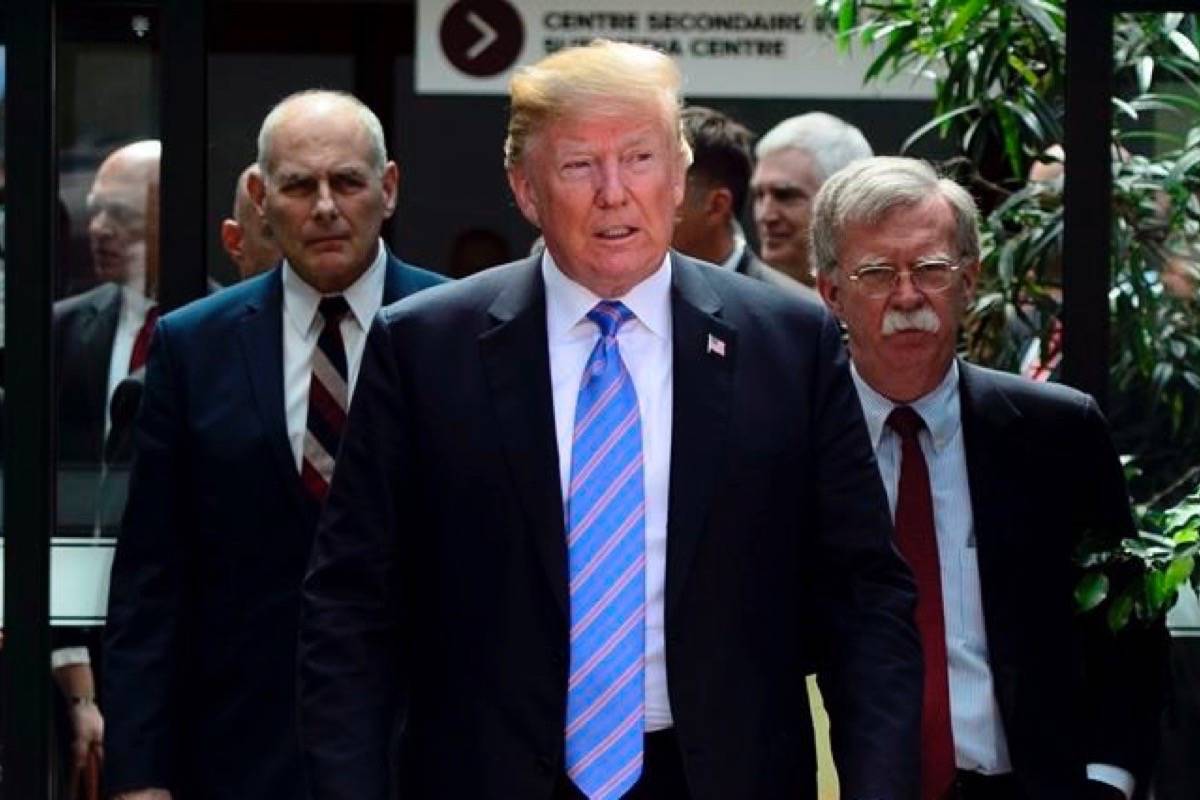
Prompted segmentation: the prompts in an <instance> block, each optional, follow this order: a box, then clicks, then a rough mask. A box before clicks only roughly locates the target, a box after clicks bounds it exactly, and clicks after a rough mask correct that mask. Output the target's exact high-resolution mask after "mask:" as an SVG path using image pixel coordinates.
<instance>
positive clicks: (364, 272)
mask: <svg viewBox="0 0 1200 800" xmlns="http://www.w3.org/2000/svg"><path fill="white" fill-rule="evenodd" d="M258 163H259V167H260V170H261V175H260V176H258V177H257V178H256V179H255V180H253V181H252V182H251V184H250V193H251V196H252V197H253V199H254V202H255V204H256V205H257V207H258V210H259V213H260V215H261V216H262V217H263V218H264V219H265V221H266V222H267V223H268V224H269V225H270V226H271V230H272V232H273V235H274V238H275V242H276V243H277V244H278V245H279V247H280V249H281V250H282V252H283V254H284V261H283V262H282V263H281V264H280V265H279V266H278V267H276V268H275V269H273V270H271V271H269V272H266V273H264V274H262V275H259V276H256V277H254V278H251V279H249V280H246V281H243V282H242V283H239V284H238V285H236V286H234V287H231V288H229V289H227V290H224V291H222V292H220V293H218V294H216V295H213V296H210V297H208V298H205V299H202V300H199V301H197V302H195V303H192V304H191V305H188V306H186V307H184V308H182V309H179V310H177V311H175V312H173V313H171V314H167V315H164V316H163V317H162V318H161V319H160V320H159V321H158V325H157V329H156V332H155V335H154V337H153V340H152V343H151V346H150V354H149V361H148V364H147V367H146V375H145V387H144V390H143V392H142V398H141V412H140V415H139V417H138V420H137V423H136V426H135V432H134V450H135V455H134V467H133V476H132V480H131V488H130V497H129V503H128V506H127V508H126V512H125V517H124V522H123V527H122V531H121V538H120V540H119V542H118V545H117V552H116V558H115V562H114V565H113V573H112V584H111V592H110V595H109V617H108V627H107V629H106V638H105V660H106V671H105V675H104V678H103V689H104V692H103V698H104V702H105V710H106V716H107V722H108V724H107V731H106V736H105V748H106V756H107V765H106V766H107V785H108V789H109V791H110V792H111V793H112V794H113V795H114V796H115V797H118V798H122V800H133V799H134V798H136V799H138V800H147V799H149V798H170V797H175V798H181V799H186V798H205V800H217V799H218V798H227V799H228V800H235V799H236V800H247V799H248V798H255V800H295V798H299V797H302V796H303V788H302V782H301V777H300V758H299V747H298V743H297V738H296V723H295V658H296V626H297V620H298V618H299V611H300V607H299V606H300V582H301V578H302V576H303V572H304V567H305V564H306V563H307V559H308V552H309V546H310V543H311V539H312V535H313V531H314V529H315V527H316V521H317V516H318V512H319V510H320V507H321V503H322V502H323V500H324V497H325V493H326V491H327V489H328V484H329V479H330V476H331V474H332V472H333V468H334V462H335V458H336V455H337V449H338V441H339V439H340V436H341V430H342V425H343V423H344V420H345V413H346V408H347V405H348V403H349V399H350V397H351V396H352V395H353V393H354V391H355V383H356V380H357V376H358V367H359V363H360V361H361V357H362V352H363V345H364V341H365V339H366V332H367V329H368V327H369V325H370V323H371V319H372V317H373V316H374V315H375V313H376V311H377V310H378V309H379V307H380V305H381V304H382V303H389V302H392V301H394V300H397V299H399V298H401V297H404V296H405V295H408V294H412V293H413V292H416V291H418V290H420V289H423V288H425V287H428V286H431V285H433V284H436V283H439V282H441V278H440V277H439V276H436V275H434V274H432V273H429V272H425V271H424V270H420V269H417V268H415V267H411V266H408V265H406V264H403V263H401V262H400V261H398V260H397V259H396V258H395V257H393V256H392V255H391V253H389V252H388V250H387V248H386V247H385V246H384V244H383V242H382V241H381V240H380V238H379V232H380V227H381V225H382V223H383V220H384V219H386V218H387V217H389V216H390V215H391V214H392V212H393V210H394V209H395V205H396V197H397V190H398V183H399V173H398V169H397V167H396V164H395V163H394V162H392V161H389V160H388V158H387V152H386V148H385V144H384V139H383V131H382V128H381V126H380V123H379V120H378V119H377V118H376V117H375V115H374V114H373V113H372V112H371V111H370V110H369V109H368V108H366V107H365V106H364V105H363V104H362V103H360V102H359V101H358V100H356V99H354V98H353V97H351V96H349V95H345V94H341V93H337V92H327V91H309V92H302V93H299V94H296V95H293V96H291V97H289V98H287V99H285V100H283V101H282V102H281V103H279V104H278V105H277V106H275V108H274V109H273V110H272V111H271V112H270V113H269V114H268V115H267V117H266V119H265V120H264V122H263V125H262V129H261V132H260V134H259V141H258Z"/></svg>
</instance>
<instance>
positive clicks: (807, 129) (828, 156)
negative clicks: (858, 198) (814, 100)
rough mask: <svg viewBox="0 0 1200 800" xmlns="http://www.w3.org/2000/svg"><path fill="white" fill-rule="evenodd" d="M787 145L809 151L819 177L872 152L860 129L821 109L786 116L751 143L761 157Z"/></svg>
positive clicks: (828, 175) (825, 177)
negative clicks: (786, 117) (755, 142)
mask: <svg viewBox="0 0 1200 800" xmlns="http://www.w3.org/2000/svg"><path fill="white" fill-rule="evenodd" d="M789 148H791V149H794V150H804V151H805V152H807V153H809V154H810V155H811V156H812V158H813V161H815V162H816V165H817V169H818V170H820V172H821V175H820V178H821V180H822V181H826V180H828V179H829V177H830V176H831V175H833V174H834V173H835V172H837V171H838V170H839V169H841V168H842V167H844V166H846V165H847V164H850V163H852V162H854V161H858V160H859V159H863V158H870V157H871V156H872V155H874V151H872V150H871V145H870V143H869V142H867V137H865V136H863V135H862V131H860V130H859V129H858V128H856V127H854V126H853V125H851V124H850V123H849V122H846V121H845V120H844V119H839V118H838V117H835V116H833V115H832V114H826V113H825V112H823V111H813V112H810V113H808V114H801V115H799V116H797V117H789V118H788V119H785V120H784V121H783V122H781V123H779V124H778V125H776V126H775V127H774V128H771V130H769V131H767V132H766V133H765V134H763V137H762V138H761V139H759V140H758V144H757V145H755V147H754V155H755V156H756V157H757V158H759V159H761V158H762V157H763V156H768V155H770V154H771V153H774V152H776V151H778V150H787V149H789Z"/></svg>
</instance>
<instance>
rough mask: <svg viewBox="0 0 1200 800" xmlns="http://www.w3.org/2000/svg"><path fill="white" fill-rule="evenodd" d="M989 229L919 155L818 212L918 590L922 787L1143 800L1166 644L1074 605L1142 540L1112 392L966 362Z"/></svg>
mask: <svg viewBox="0 0 1200 800" xmlns="http://www.w3.org/2000/svg"><path fill="white" fill-rule="evenodd" d="M976 217H977V213H976V209H975V204H974V201H973V200H972V198H971V196H970V194H968V193H967V192H966V190H964V189H963V188H962V187H960V186H958V185H957V184H956V183H954V182H953V181H950V180H948V179H944V178H942V179H939V178H938V176H937V174H936V173H935V172H934V171H933V169H932V168H931V167H929V165H927V164H925V163H924V162H921V161H917V160H914V159H907V158H872V159H869V160H865V161H860V162H858V163H856V164H853V165H851V166H849V167H847V168H846V169H844V170H843V171H841V172H839V173H838V174H836V175H834V176H833V177H832V178H830V179H829V181H828V182H826V184H825V185H824V186H823V187H822V189H821V191H820V192H819V193H818V195H817V198H816V204H815V208H814V214H813V235H812V261H813V263H814V264H815V265H816V267H817V269H818V270H819V273H818V285H819V287H820V291H821V295H822V297H823V298H824V299H825V302H826V303H827V304H828V306H829V307H830V309H832V310H833V311H834V313H836V314H837V316H838V317H839V318H840V319H841V320H842V322H843V323H844V324H845V326H846V329H847V330H848V332H849V342H850V355H851V359H852V362H853V378H854V383H855V385H856V387H857V389H858V396H859V401H860V403H861V405H862V410H863V414H864V416H865V418H866V422H867V427H868V429H869V431H870V435H871V442H872V444H873V445H874V447H875V452H876V455H877V458H878V469H879V473H880V476H881V477H882V479H883V484H884V488H885V489H886V491H887V494H888V499H889V503H890V505H891V509H892V513H893V516H894V519H895V535H896V545H897V547H898V548H899V549H900V551H901V553H902V554H903V555H904V556H905V557H906V560H907V561H908V563H909V565H910V566H911V567H912V569H913V572H914V574H915V576H916V580H917V593H918V601H917V627H918V629H919V631H920V634H921V639H922V650H923V652H924V656H925V685H924V690H923V714H922V731H921V757H922V758H921V767H922V789H921V795H920V796H921V798H922V799H923V800H943V798H947V797H955V798H959V800H1043V799H1044V800H1051V799H1053V800H1101V799H1102V798H1112V800H1128V799H1129V798H1130V797H1131V796H1132V794H1133V791H1134V789H1135V787H1136V785H1137V784H1138V783H1140V782H1142V781H1144V780H1145V779H1146V777H1147V773H1148V770H1149V768H1150V766H1151V764H1152V763H1153V761H1154V755H1155V752H1156V744H1157V726H1158V715H1159V710H1160V708H1161V687H1162V675H1163V669H1164V661H1163V654H1164V651H1163V647H1164V644H1165V641H1164V637H1163V636H1162V630H1161V629H1158V628H1154V629H1137V628H1136V625H1137V623H1133V624H1134V626H1135V629H1131V630H1128V631H1126V632H1124V633H1123V634H1122V635H1121V636H1120V637H1118V636H1115V635H1114V634H1112V633H1111V632H1110V631H1109V630H1108V628H1107V626H1106V624H1105V621H1104V618H1103V615H1102V614H1092V615H1090V616H1086V617H1080V616H1079V614H1078V613H1077V611H1076V609H1075V602H1074V594H1073V592H1074V588H1075V585H1076V582H1077V579H1078V576H1079V570H1078V568H1077V567H1076V565H1075V563H1074V560H1073V559H1074V555H1075V553H1076V551H1077V547H1078V545H1079V543H1080V542H1081V540H1082V539H1083V537H1084V536H1085V535H1089V536H1098V537H1103V538H1104V539H1107V540H1110V541H1117V540H1120V539H1122V538H1124V537H1131V536H1133V535H1134V529H1133V521H1132V518H1131V516H1130V513H1129V504H1128V494H1127V493H1126V489H1125V483H1124V478H1123V475H1122V470H1121V463H1120V461H1119V460H1118V458H1117V454H1116V452H1115V451H1114V449H1113V445H1112V442H1111V441H1110V439H1109V435H1108V431H1107V427H1106V423H1105V421H1104V418H1103V417H1102V416H1101V414H1100V412H1099V410H1098V409H1097V407H1096V404H1095V402H1094V401H1093V400H1092V398H1090V397H1088V396H1087V395H1084V394H1082V393H1080V392H1077V391H1074V390H1072V389H1069V388H1067V387H1064V386H1060V385H1057V384H1047V383H1037V382H1035V381H1031V380H1027V379H1025V378H1021V377H1018V376H1015V375H1011V374H1008V373H1001V372H996V371H993V370H989V369H984V368H982V367H977V366H974V365H971V364H968V363H966V362H964V361H961V360H959V359H957V358H956V357H955V348H956V345H957V341H958V332H959V329H960V327H961V324H962V320H963V315H964V314H965V312H966V309H967V306H968V304H969V302H970V301H971V299H972V297H973V296H974V291H975V286H976V282H977V281H978V278H979V255H980V246H979V231H978V226H977V221H976ZM836 724H837V723H836V719H835V720H834V725H835V726H836ZM835 732H836V728H835Z"/></svg>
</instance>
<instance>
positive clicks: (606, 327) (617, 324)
mask: <svg viewBox="0 0 1200 800" xmlns="http://www.w3.org/2000/svg"><path fill="white" fill-rule="evenodd" d="M587 316H588V319H590V320H591V321H592V322H594V323H596V325H598V326H599V328H600V333H601V335H603V336H604V338H606V339H607V338H610V337H613V336H616V335H617V331H619V330H620V329H621V325H622V324H624V323H625V322H626V321H628V320H631V319H633V312H632V311H630V310H629V309H628V308H626V306H625V304H624V303H620V302H617V301H616V300H602V301H600V302H599V303H596V307H595V308H593V309H592V310H591V311H589V312H588V313H587Z"/></svg>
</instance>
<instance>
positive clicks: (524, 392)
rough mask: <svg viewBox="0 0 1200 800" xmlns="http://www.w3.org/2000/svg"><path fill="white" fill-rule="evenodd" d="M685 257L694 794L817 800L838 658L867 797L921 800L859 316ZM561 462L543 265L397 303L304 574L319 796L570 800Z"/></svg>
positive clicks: (679, 343) (679, 428) (685, 676)
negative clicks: (816, 698) (853, 361)
mask: <svg viewBox="0 0 1200 800" xmlns="http://www.w3.org/2000/svg"><path fill="white" fill-rule="evenodd" d="M672 264H673V276H672V288H671V313H672V326H673V338H674V344H673V391H674V400H673V406H674V410H673V419H672V431H671V441H672V444H671V476H670V489H669V502H668V525H667V558H666V562H667V563H666V594H665V621H666V632H665V635H666V661H667V665H666V666H667V676H668V684H669V693H670V701H671V710H672V714H673V717H674V723H675V730H676V733H677V735H678V738H679V742H680V745H681V747H682V755H683V761H684V769H685V772H686V776H687V780H688V783H689V786H690V791H691V794H692V797H694V798H696V800H718V799H719V800H729V798H738V800H756V798H760V799H761V800H778V798H784V797H788V798H798V799H799V800H804V798H813V797H814V796H815V790H816V781H815V767H814V760H815V758H814V753H813V745H812V725H811V723H810V720H809V711H808V702H807V699H806V696H805V688H804V676H805V674H806V672H809V671H811V670H810V667H812V666H813V665H814V664H818V663H819V664H820V665H821V667H822V679H823V687H822V688H823V691H824V693H825V700H826V703H827V705H828V707H829V711H830V715H831V717H832V719H833V744H834V752H835V755H836V756H837V758H838V760H839V768H840V773H841V777H842V781H843V783H842V785H843V792H844V794H843V796H844V797H846V798H848V799H849V798H862V799H864V800H865V799H867V798H870V799H871V800H875V798H886V799H887V800H908V798H909V797H910V791H911V790H912V789H913V788H914V787H915V779H916V774H915V771H916V763H917V730H918V722H919V715H920V697H921V668H920V649H919V644H918V641H917V637H916V633H915V630H914V628H913V625H912V621H911V613H912V604H913V601H914V589H913V586H912V582H911V578H910V576H909V575H908V573H907V570H906V569H905V568H904V566H903V564H902V562H901V561H900V559H899V557H898V556H897V555H896V553H895V552H894V550H893V549H892V547H891V544H890V541H891V524H890V520H889V517H888V509H887V503H886V500H885V497H884V493H883V487H882V485H881V483H880V480H879V474H878V471H877V468H876V466H875V460H874V454H873V452H872V450H871V446H870V443H869V441H868V437H867V433H866V427H865V425H864V423H863V420H862V412H861V409H860V407H859V405H858V401H857V399H856V396H855V394H854V387H853V385H852V383H851V379H850V374H849V370H848V367H847V360H846V356H845V354H844V352H843V350H842V346H841V341H840V336H839V334H838V329H837V326H836V325H835V324H834V322H833V321H832V318H831V317H830V316H829V315H828V314H827V313H826V312H825V310H824V309H823V308H822V307H821V306H819V305H818V304H817V303H813V302H808V301H804V300H797V299H795V298H791V297H788V296H787V295H785V294H783V293H781V292H778V291H776V290H774V289H772V288H771V287H769V286H766V285H765V284H763V283H761V282H758V281H753V280H750V279H748V278H746V277H744V276H741V275H736V274H733V273H727V272H725V271H723V270H717V269H713V268H711V267H708V266H703V265H701V264H699V263H697V262H695V261H692V260H691V259H688V258H685V257H682V256H679V255H678V254H673V255H672ZM716 341H720V342H723V343H724V348H723V349H724V352H723V353H718V352H715V350H714V348H713V347H712V346H710V344H711V343H713V342H716ZM557 465H558V450H557V445H556V443H555V433H554V410H553V400H552V393H551V389H550V368H549V355H548V351H547V344H546V303H545V290H544V285H543V281H542V276H541V271H540V268H539V262H538V259H537V258H530V259H526V260H524V261H520V262H516V263H513V264H509V265H505V266H501V267H497V268H495V269H492V270H489V271H487V272H484V273H481V274H479V275H476V276H473V277H471V278H467V279H465V280H463V281H460V282H458V283H456V284H452V285H449V286H445V287H439V288H438V289H434V290H432V291H429V292H425V293H423V294H421V295H419V296H417V297H414V298H410V299H408V300H405V301H403V302H401V303H399V304H397V305H394V306H391V307H389V308H388V309H385V310H384V311H383V312H381V313H380V315H379V317H378V318H377V319H376V321H375V325H374V328H373V330H372V331H371V334H370V337H369V338H368V343H367V349H366V351H365V354H364V356H363V367H362V370H361V372H360V373H359V382H358V388H357V389H356V395H355V399H354V404H353V406H352V408H351V412H350V422H349V425H348V427H347V432H346V438H345V440H344V442H343V447H342V454H341V458H340V461H339V465H338V471H337V474H336V475H335V477H334V482H333V487H332V490H331V493H330V497H329V500H328V502H327V505H326V510H325V513H324V516H323V518H322V523H321V526H320V530H319V533H318V535H317V539H316V542H315V544H314V548H313V555H312V565H311V568H310V572H309V574H308V577H307V578H306V580H305V590H304V619H303V622H302V625H301V646H300V649H301V652H300V703H301V710H300V713H301V740H302V744H303V748H304V751H305V763H306V768H307V769H308V770H309V771H310V775H311V780H312V787H311V788H312V790H313V793H314V797H315V798H319V800H333V798H337V799H338V800H343V799H344V800H351V799H353V800H382V798H384V797H386V794H387V786H388V783H389V780H390V779H391V778H393V777H395V778H396V779H397V781H398V784H399V786H400V796H401V797H403V798H405V800H423V799H424V798H439V799H441V798H452V799H454V800H457V799H458V798H462V799H463V800H467V799H468V798H469V799H470V800H489V799H491V798H494V799H495V800H513V799H514V798H520V799H521V800H534V799H537V798H541V799H542V800H546V799H548V798H549V797H550V796H551V793H552V792H553V787H554V784H555V780H556V778H557V777H558V776H559V775H560V774H561V773H562V770H563V731H564V729H565V719H566V696H567V671H568V661H569V634H568V628H569V624H568V619H569V610H568V604H569V599H568V597H569V595H568V590H567V554H566V538H565V534H564V530H563V525H564V523H563V502H562V497H561V490H560V485H559V470H558V466H557ZM401 709H406V710H407V719H406V725H405V727H404V730H403V735H402V737H401V741H400V760H399V764H398V766H397V770H398V774H397V775H395V776H391V775H389V774H388V753H387V749H388V740H389V731H390V730H391V728H392V725H393V723H394V720H395V719H396V717H397V715H398V713H399V712H400V710H401Z"/></svg>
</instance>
